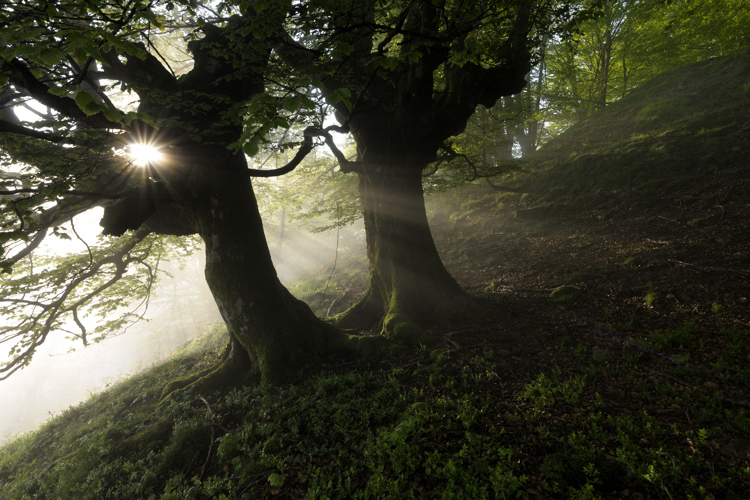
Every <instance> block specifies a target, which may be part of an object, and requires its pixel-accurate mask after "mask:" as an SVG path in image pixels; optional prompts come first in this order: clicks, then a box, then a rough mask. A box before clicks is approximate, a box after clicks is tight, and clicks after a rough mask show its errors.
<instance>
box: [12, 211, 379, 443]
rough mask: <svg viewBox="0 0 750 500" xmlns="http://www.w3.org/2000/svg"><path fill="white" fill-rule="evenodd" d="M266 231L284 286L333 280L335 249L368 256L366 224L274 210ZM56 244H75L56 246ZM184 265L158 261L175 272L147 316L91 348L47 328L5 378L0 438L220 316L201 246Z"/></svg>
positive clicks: (153, 359)
mask: <svg viewBox="0 0 750 500" xmlns="http://www.w3.org/2000/svg"><path fill="white" fill-rule="evenodd" d="M99 216H100V215H99V214H94V215H91V216H90V217H89V220H88V221H84V222H86V224H87V226H86V228H87V229H88V230H89V232H90V235H91V234H94V233H95V232H97V231H98V230H99V228H98V224H96V222H97V221H98V218H99ZM76 224H77V227H79V228H80V226H83V225H84V224H82V223H80V224H79V223H78V222H77V223H76ZM266 231H267V238H268V242H269V246H270V247H271V250H272V256H273V260H274V263H275V266H276V269H277V272H278V274H279V277H280V279H281V281H282V282H283V283H284V284H285V285H287V286H293V285H294V284H295V283H297V282H298V280H305V279H307V278H309V277H312V276H325V277H328V276H331V275H333V279H335V269H334V263H335V262H337V261H338V265H339V266H343V265H344V263H343V262H342V260H343V259H342V258H341V257H339V259H337V258H336V255H337V253H338V254H339V255H340V256H341V255H345V256H351V255H362V256H363V255H364V251H365V250H364V230H363V229H362V227H361V224H360V225H358V226H357V225H355V226H354V227H353V228H345V229H343V230H341V231H336V230H332V231H327V232H324V233H311V232H309V231H308V230H307V229H306V228H305V227H303V226H299V225H295V224H289V223H288V222H287V223H286V224H285V230H284V231H283V232H281V231H280V224H279V214H271V215H269V216H268V217H267V220H266ZM79 232H84V230H80V231H79ZM89 237H91V236H89ZM55 249H56V251H58V252H60V251H70V250H71V248H65V247H63V246H59V245H57V246H56V247H55ZM182 264H183V265H184V267H183V269H180V266H179V264H178V263H176V262H170V261H166V262H162V264H161V267H162V268H163V269H165V270H166V271H168V272H169V274H171V275H173V276H174V277H173V278H168V277H163V278H162V279H161V281H160V282H159V284H158V285H157V287H156V288H155V290H154V292H153V296H152V298H151V300H150V303H149V308H148V312H147V314H146V319H147V321H141V322H139V323H136V324H135V325H133V326H131V327H130V328H129V329H128V330H127V331H125V332H122V333H120V334H118V335H117V336H115V337H111V338H108V339H106V340H104V341H103V342H101V343H99V344H92V345H90V346H89V347H86V348H84V347H83V346H82V345H81V343H80V341H77V342H74V341H71V340H65V339H64V338H63V337H64V334H59V335H50V336H49V339H48V341H47V342H46V343H45V344H44V345H43V346H42V347H41V348H40V349H39V350H38V351H37V354H36V355H35V356H34V359H33V360H32V362H31V364H30V365H29V366H27V367H26V368H24V369H22V370H20V371H18V372H16V373H15V374H13V375H12V376H11V377H10V378H8V379H7V380H3V381H0V394H1V395H2V405H0V408H2V411H0V442H6V441H7V440H8V439H9V438H10V437H12V435H14V434H18V433H23V432H27V431H30V430H33V429H35V428H36V427H38V426H39V425H40V424H42V423H43V422H44V421H46V420H47V419H48V418H50V417H52V416H55V415H59V414H60V413H61V412H63V411H64V410H66V409H67V408H69V407H70V406H75V405H76V404H78V403H79V402H81V401H84V400H86V399H87V398H89V397H90V396H91V395H93V394H96V393H97V392H100V391H101V390H104V389H106V388H107V387H108V386H109V385H111V384H113V383H115V382H116V381H118V380H120V379H122V378H124V377H127V376H129V375H133V374H135V373H138V372H139V371H142V370H144V369H146V368H148V367H150V366H152V365H153V364H155V363H157V362H159V361H160V360H163V359H164V358H165V357H167V356H169V355H170V354H171V353H173V352H174V351H175V350H176V349H177V348H178V347H180V346H181V345H184V344H185V343H187V342H189V341H191V340H192V339H194V338H195V337H197V336H199V335H201V334H202V333H204V332H205V331H206V330H207V328H208V326H210V325H212V324H216V323H217V322H220V321H221V317H220V315H219V313H218V309H217V308H216V304H215V302H214V300H213V297H212V296H211V293H210V291H209V290H208V286H207V284H206V281H205V278H204V274H203V267H204V256H203V253H202V251H198V252H196V253H195V254H194V255H193V256H192V257H189V258H188V260H187V261H185V262H183V263H182ZM3 347H4V346H3ZM71 349H76V350H75V351H73V352H69V351H70V350H71ZM4 350H5V349H3V351H4Z"/></svg>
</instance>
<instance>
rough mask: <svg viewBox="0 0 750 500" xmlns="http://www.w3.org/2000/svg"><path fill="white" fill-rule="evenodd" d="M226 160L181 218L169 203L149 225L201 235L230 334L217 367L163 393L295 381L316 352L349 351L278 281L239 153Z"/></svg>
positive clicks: (184, 206)
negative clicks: (197, 387) (193, 386)
mask: <svg viewBox="0 0 750 500" xmlns="http://www.w3.org/2000/svg"><path fill="white" fill-rule="evenodd" d="M217 153H218V151H217ZM195 156H197V155H196V154H192V155H191V157H193V158H195ZM203 156H207V157H210V156H211V155H210V154H204V155H203ZM227 163H228V164H229V165H228V166H221V168H218V169H214V170H213V173H212V175H211V176H210V178H206V179H205V182H199V183H196V184H202V186H203V187H202V188H200V189H199V190H196V191H194V192H193V193H194V195H195V197H194V198H193V199H191V200H184V201H183V202H182V203H180V204H179V208H178V209H177V210H178V211H179V213H180V216H179V217H171V218H170V217H168V216H167V215H166V214H169V213H170V210H173V209H174V206H175V205H167V206H165V207H163V208H160V209H159V210H157V212H156V213H155V215H154V216H153V217H152V218H151V219H150V220H149V222H148V224H149V226H151V227H155V228H158V229H160V230H161V232H168V231H169V230H168V229H167V227H168V226H170V223H171V222H172V221H179V223H181V224H184V225H185V226H187V227H185V229H184V231H182V232H184V233H186V234H189V233H192V232H195V233H198V234H199V235H200V237H201V238H202V239H203V241H204V242H205V246H206V269H205V274H206V281H207V283H208V286H209V288H210V290H211V293H212V294H213V297H214V299H215V301H216V305H217V306H218V308H219V311H220V313H221V315H222V318H223V319H224V322H225V323H226V326H227V330H228V332H229V337H230V345H229V346H228V349H227V354H226V357H225V360H224V361H223V363H222V364H221V365H220V366H218V367H216V368H215V369H211V370H206V371H205V372H202V373H198V374H195V375H194V376H192V377H190V379H185V380H181V381H176V382H175V383H174V384H170V386H169V387H168V388H167V389H165V394H167V393H169V392H171V391H173V390H175V389H179V388H181V387H184V386H186V385H190V384H196V385H200V386H203V387H205V388H208V389H216V388H219V387H226V386H227V385H234V384H241V383H260V384H262V385H267V384H279V383H282V382H286V381H289V380H293V379H294V378H296V376H297V375H298V372H299V369H300V368H301V367H302V366H304V365H309V364H310V362H311V361H314V360H315V359H316V358H317V357H319V356H325V355H329V354H334V353H345V352H346V351H347V350H349V349H353V347H352V343H351V342H350V341H349V337H348V336H347V335H346V334H345V333H343V332H342V331H341V330H339V329H337V328H336V327H334V326H332V325H330V324H328V323H325V322H323V321H322V320H320V319H319V318H317V317H316V316H315V314H314V313H313V312H312V311H311V310H310V308H309V307H308V306H307V304H305V303H304V302H302V301H300V300H298V299H296V298H295V297H293V296H292V295H291V294H290V293H289V291H288V290H287V289H286V288H285V287H284V285H283V284H282V283H281V282H280V281H279V278H278V276H277V274H276V270H275V268H274V266H273V263H272V261H271V254H270V251H269V249H268V244H267V242H266V238H265V234H264V231H263V223H262V220H261V217H260V213H259V211H258V208H257V202H256V199H255V195H254V193H253V189H252V185H251V181H250V177H249V176H248V175H247V165H246V163H245V160H244V157H243V156H242V155H241V154H238V155H235V157H234V159H231V160H230V161H228V162H227ZM232 163H234V164H236V165H231V164H232ZM171 213H175V212H171ZM160 221H161V223H162V226H161V227H159V226H158V224H159V222H160ZM171 227H172V229H173V230H174V229H175V225H172V226H171Z"/></svg>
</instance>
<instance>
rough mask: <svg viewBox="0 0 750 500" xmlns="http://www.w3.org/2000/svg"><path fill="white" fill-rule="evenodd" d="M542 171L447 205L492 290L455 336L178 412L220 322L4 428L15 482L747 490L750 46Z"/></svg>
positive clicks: (438, 492)
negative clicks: (174, 391)
mask: <svg viewBox="0 0 750 500" xmlns="http://www.w3.org/2000/svg"><path fill="white" fill-rule="evenodd" d="M525 170H526V173H523V174H518V175H516V176H515V177H514V178H512V179H507V180H506V181H505V182H503V183H502V184H503V186H504V187H510V188H513V189H514V191H513V192H507V191H496V190H493V189H492V188H490V187H489V186H487V185H486V184H482V183H477V184H474V185H471V186H468V187H466V188H463V189H461V190H457V191H453V192H449V193H444V194H441V195H438V196H435V197H433V199H431V200H430V205H429V206H430V211H431V214H432V224H433V228H434V231H435V234H436V241H437V243H438V247H439V248H440V249H441V251H442V253H443V256H444V258H445V260H446V263H447V264H448V266H449V268H450V270H451V271H452V272H453V273H454V275H455V276H456V277H457V278H458V279H459V281H460V282H461V283H462V285H463V286H464V287H465V288H467V289H468V290H469V291H471V292H472V294H473V295H475V296H476V300H477V304H478V305H479V307H478V308H477V309H476V310H475V311H473V312H472V314H471V315H470V316H469V315H467V317H466V318H465V320H464V321H463V322H462V323H461V324H455V325H446V327H445V328H444V329H443V330H442V331H436V332H434V335H435V337H436V338H437V339H438V340H437V341H436V342H435V344H434V345H429V346H427V345H419V346H417V347H403V346H402V347H399V348H398V349H394V350H393V352H391V353H390V354H391V355H390V356H387V357H382V358H380V359H370V360H368V361H350V362H340V361H338V362H333V361H332V362H330V363H329V364H328V365H327V369H326V371H325V372H323V373H316V374H302V375H308V377H307V379H306V380H304V378H303V379H301V380H304V381H301V382H300V383H298V384H295V385H290V386H284V387H276V388H272V389H270V390H267V391H265V392H261V391H259V390H257V389H252V388H246V389H238V390H234V391H232V392H229V393H227V394H191V393H182V394H178V395H177V396H176V397H173V398H171V399H169V400H167V401H166V402H164V403H163V404H161V405H158V406H157V401H158V396H159V393H160V391H161V389H162V387H163V385H164V384H165V383H166V381H167V380H169V379H170V378H172V377H175V376H179V375H181V374H184V373H187V372H189V371H190V370H195V369H199V368H201V367H203V366H206V365H207V364H209V363H210V362H212V360H215V359H216V358H217V357H218V356H219V355H220V353H221V333H220V332H213V333H212V334H211V335H209V336H207V337H206V338H204V339H203V340H202V341H201V342H202V343H199V344H198V345H196V346H194V347H193V348H192V349H191V350H188V351H185V352H182V353H178V354H177V355H175V357H173V358H172V359H170V360H169V361H168V362H167V363H165V364H164V365H162V366H160V367H157V368H154V369H153V370H151V371H150V372H146V373H144V374H141V375H138V376H136V377H134V378H133V379H131V380H128V381H126V382H124V383H122V384H120V385H118V386H117V387H114V388H113V389H111V390H110V391H107V392H105V393H102V394H100V395H96V396H94V397H92V398H91V399H90V400H89V401H87V402H84V403H82V404H81V405H79V406H77V407H75V408H72V409H71V410H69V411H68V412H66V413H65V414H63V415H61V416H60V417H58V418H56V419H54V420H52V421H50V422H49V423H47V424H45V425H44V426H43V427H42V428H41V429H40V430H39V431H37V432H36V433H33V434H29V435H26V436H23V437H21V438H20V439H18V440H17V441H15V442H13V443H11V444H9V445H7V446H5V447H4V448H3V449H2V451H1V452H0V453H1V454H0V497H2V498H10V499H20V498H64V499H65V498H71V499H73V498H75V499H84V498H91V499H101V498H165V499H167V498H174V499H177V498H180V499H182V498H251V499H255V498H303V497H309V498H529V499H537V498H540V499H543V498H613V499H614V498H627V499H646V498H654V499H656V498H674V499H677V498H696V499H697V498H701V499H703V498H716V499H719V498H728V499H731V498H736V499H741V498H746V497H747V491H750V439H748V436H750V368H749V366H750V365H749V364H748V361H750V346H749V345H748V343H749V341H750V302H749V300H750V253H749V252H748V250H747V249H748V247H749V246H750V227H749V226H750V56H748V55H743V56H741V57H736V58H728V59H721V60H712V61H708V62H705V63H702V64H699V65H696V66H691V67H688V68H684V69H682V70H679V71H675V72H671V73H668V74H664V75H659V76H657V77H655V78H654V79H653V80H652V81H651V82H650V83H648V84H646V85H644V86H643V87H641V88H640V89H638V91H637V92H633V94H632V95H630V96H629V97H628V98H626V99H623V100H622V101H620V102H617V103H615V104H612V105H610V106H608V107H607V108H606V109H604V110H602V111H601V112H600V113H599V114H598V115H597V116H595V117H593V118H592V119H590V120H588V121H586V122H584V123H579V124H578V125H576V126H575V127H573V128H571V129H570V130H569V131H567V132H566V133H565V134H563V135H561V136H560V137H558V138H557V139H555V140H553V141H551V142H550V143H549V144H547V145H545V147H544V148H542V149H541V150H540V151H538V152H537V154H536V156H535V157H534V158H533V159H531V160H530V161H529V163H528V164H527V165H526V168H525ZM496 182H497V181H496ZM342 276H346V273H342ZM327 278H328V276H327V275H326V276H322V277H320V279H319V282H320V283H322V284H323V286H325V282H326V280H327ZM353 282H356V280H355V279H353ZM323 286H321V287H320V288H321V289H322V288H323ZM337 287H338V289H339V290H343V289H346V288H347V285H346V284H345V283H338V284H337ZM305 289H306V290H308V291H310V293H313V291H314V286H313V285H311V284H307V285H305ZM311 290H312V291H311ZM342 302H343V301H342ZM328 306H329V307H330V304H328ZM334 312H335V311H334Z"/></svg>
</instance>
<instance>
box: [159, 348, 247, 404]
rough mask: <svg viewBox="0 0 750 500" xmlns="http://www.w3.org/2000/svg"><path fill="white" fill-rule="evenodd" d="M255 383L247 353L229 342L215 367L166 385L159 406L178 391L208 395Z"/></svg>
mask: <svg viewBox="0 0 750 500" xmlns="http://www.w3.org/2000/svg"><path fill="white" fill-rule="evenodd" d="M257 382H259V377H258V375H257V373H256V372H255V371H254V370H253V369H252V364H251V363H250V359H249V358H248V356H247V353H246V352H245V351H244V350H243V349H241V348H237V346H236V345H235V344H234V341H232V340H230V341H229V345H228V346H227V350H226V352H225V354H224V357H223V359H222V360H221V361H220V362H219V363H218V364H217V365H215V366H211V367H209V368H206V369H205V370H201V371H199V372H197V373H193V374H191V375H188V376H186V377H182V378H178V379H176V380H173V381H172V382H170V383H169V384H167V385H166V387H164V390H163V391H162V393H161V396H160V397H159V404H162V403H163V402H164V401H166V400H167V399H168V398H169V397H171V396H172V394H175V393H176V392H179V391H187V390H197V391H198V392H199V393H203V394H208V393H211V392H215V391H217V390H226V389H227V388H229V387H234V386H239V385H247V384H251V383H257Z"/></svg>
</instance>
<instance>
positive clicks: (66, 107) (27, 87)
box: [2, 59, 119, 129]
mask: <svg viewBox="0 0 750 500" xmlns="http://www.w3.org/2000/svg"><path fill="white" fill-rule="evenodd" d="M2 70H3V71H4V72H6V73H7V74H8V76H9V80H10V82H11V83H12V84H13V85H14V86H16V88H20V89H23V90H24V91H25V92H26V93H27V94H28V96H29V97H32V98H34V99H35V100H37V101H39V102H40V103H42V104H43V105H45V106H47V107H49V108H52V109H54V110H55V111H57V112H58V113H60V114H62V115H65V116H67V117H69V118H72V119H74V120H76V121H77V122H80V123H84V124H86V125H88V126H90V127H94V128H103V129H113V128H119V125H117V124H116V123H113V122H111V121H109V120H107V119H106V118H105V117H104V116H103V115H101V114H95V115H91V116H89V115H87V114H86V113H84V112H83V110H81V108H79V107H78V104H76V101H75V100H74V99H71V98H70V97H60V96H56V95H53V94H51V93H49V90H50V87H48V86H47V85H45V84H44V83H42V82H41V81H39V80H38V79H37V78H36V77H35V76H34V74H33V73H32V72H31V70H30V69H29V68H28V67H27V66H26V65H25V64H24V63H23V62H22V61H21V60H20V59H13V60H12V61H10V62H9V63H7V64H5V65H4V66H3V68H2Z"/></svg>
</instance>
